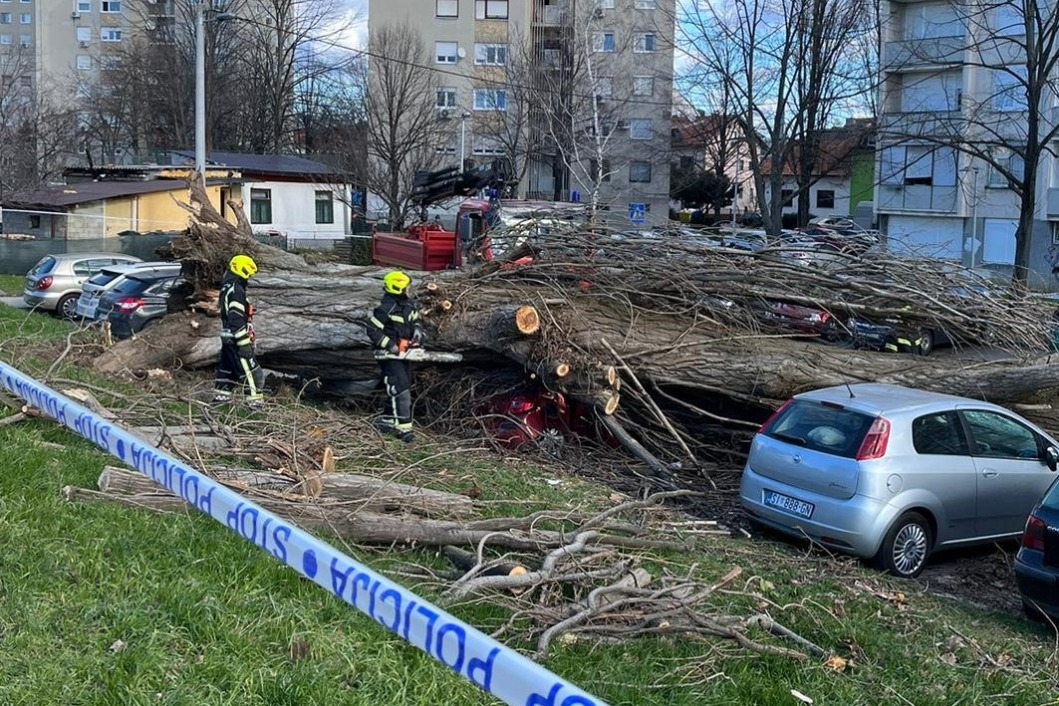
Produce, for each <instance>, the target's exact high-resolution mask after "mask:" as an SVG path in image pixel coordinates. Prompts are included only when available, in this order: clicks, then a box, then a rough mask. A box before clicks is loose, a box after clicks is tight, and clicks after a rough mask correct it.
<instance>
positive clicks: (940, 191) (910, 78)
mask: <svg viewBox="0 0 1059 706" xmlns="http://www.w3.org/2000/svg"><path fill="white" fill-rule="evenodd" d="M1016 9H1017V10H1018V13H1017V16H1016ZM1044 12H1050V10H1044ZM882 13H883V14H882V27H883V36H882V76H881V82H880V83H881V86H882V89H881V101H880V105H881V108H882V110H881V116H880V133H879V139H878V143H877V144H878V149H877V162H876V188H875V204H876V212H877V214H878V218H879V226H880V228H881V229H882V230H883V231H884V232H886V233H887V234H888V235H889V236H890V242H891V244H892V247H893V249H895V250H897V251H910V252H916V253H922V254H933V256H935V257H941V258H945V259H952V260H958V261H961V262H962V263H963V264H964V265H968V266H972V267H973V266H981V265H987V266H992V267H1001V268H1003V267H1007V266H1011V265H1013V264H1014V259H1015V237H1014V233H1015V226H1016V223H1017V219H1018V216H1019V207H1020V200H1019V198H1018V196H1017V195H1016V194H1015V192H1014V191H1013V190H1012V189H1011V188H1010V185H1009V184H1008V183H1007V180H1006V179H1005V178H1003V177H1002V175H1001V174H999V173H998V172H997V171H996V170H995V169H994V168H993V167H992V166H990V164H989V163H988V162H986V161H985V160H982V159H978V158H974V157H971V156H970V155H968V154H965V153H961V152H960V151H958V150H956V149H955V148H953V147H950V146H947V144H946V143H948V144H954V143H955V142H956V141H957V140H959V139H972V140H985V142H986V144H985V146H984V149H986V150H989V151H990V152H991V153H992V154H991V157H992V159H993V160H994V161H997V160H999V161H1002V162H1005V163H1007V164H1008V166H1009V167H1010V168H1011V169H1012V170H1013V171H1015V172H1016V173H1018V172H1020V171H1021V170H1022V164H1021V158H1020V157H1019V156H1018V155H1011V154H1010V150H1008V149H1006V148H1005V147H1004V146H1003V145H1002V144H999V143H1000V142H1006V143H1007V144H1008V145H1016V144H1018V143H1019V142H1020V141H1022V139H1021V138H1020V136H1024V135H1025V133H1026V125H1027V124H1028V122H1027V106H1026V92H1025V89H1024V87H1023V86H1021V84H1019V83H1018V81H1017V80H1016V79H1014V78H1013V76H1012V75H1011V74H1012V73H1016V74H1017V73H1019V72H1020V71H1024V66H1025V61H1026V57H1025V56H1024V53H1023V50H1022V49H1021V46H1020V45H1022V44H1023V43H1024V38H1023V37H1022V36H1020V34H1021V31H1022V30H1021V27H1022V25H1023V18H1022V17H1021V5H1020V4H1019V3H1013V4H1012V3H1007V4H1004V3H997V4H982V5H967V4H965V3H952V2H937V1H930V2H918V1H913V2H896V1H895V0H889V1H888V2H885V3H884V4H883V6H882ZM1046 93H1047V92H1046ZM1053 100H1054V99H1053V98H1051V97H1049V98H1047V99H1046V102H1047V104H1046V105H1042V106H1041V114H1042V120H1043V121H1044V122H1045V125H1043V126H1042V128H1041V131H1040V132H1041V133H1042V134H1043V133H1045V132H1047V131H1048V130H1049V129H1051V127H1052V125H1053V124H1054V122H1052V121H1054V120H1055V119H1056V113H1055V110H1056V109H1055V107H1053ZM1056 105H1059V104H1056ZM989 135H996V136H998V137H995V138H992V139H993V140H995V141H996V142H997V144H995V145H994V146H993V147H990V146H989V145H988V142H989V141H990V139H991V138H990V137H989ZM1006 153H1007V154H1006ZM1037 183H1038V190H1037V193H1036V203H1037V213H1036V216H1035V224H1034V228H1033V232H1032V234H1030V269H1031V271H1036V272H1037V273H1038V275H1037V276H1036V278H1035V280H1034V281H1035V282H1036V284H1037V285H1049V286H1054V285H1055V282H1054V281H1048V280H1050V277H1049V276H1048V275H1047V273H1048V272H1050V270H1051V267H1052V266H1053V264H1055V263H1052V262H1049V261H1048V258H1050V257H1051V255H1049V249H1050V248H1051V246H1052V243H1053V232H1054V231H1055V230H1056V226H1057V225H1059V165H1057V162H1056V160H1055V158H1054V157H1051V156H1045V157H1044V158H1043V159H1042V163H1041V164H1039V165H1038V180H1037ZM1040 273H1045V274H1044V275H1043V277H1042V276H1041V275H1040Z"/></svg>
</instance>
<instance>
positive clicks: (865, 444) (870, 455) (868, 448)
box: [857, 417, 890, 461]
mask: <svg viewBox="0 0 1059 706" xmlns="http://www.w3.org/2000/svg"><path fill="white" fill-rule="evenodd" d="M889 441H890V422H888V421H887V420H885V419H883V418H882V417H876V418H875V421H874V422H872V423H871V428H870V429H868V433H867V434H866V435H865V437H864V441H862V442H861V443H860V448H859V449H858V450H857V460H858V461H871V460H872V459H875V458H882V457H883V456H885V455H886V444H887V443H889Z"/></svg>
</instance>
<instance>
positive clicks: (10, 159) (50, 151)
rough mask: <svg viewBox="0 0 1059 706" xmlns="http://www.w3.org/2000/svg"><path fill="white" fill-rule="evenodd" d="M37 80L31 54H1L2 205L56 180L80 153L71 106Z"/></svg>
mask: <svg viewBox="0 0 1059 706" xmlns="http://www.w3.org/2000/svg"><path fill="white" fill-rule="evenodd" d="M33 76H34V59H33V52H32V50H31V49H28V48H25V47H22V46H18V47H11V48H10V50H9V51H4V52H0V199H2V198H3V197H4V195H5V194H7V193H11V192H15V191H23V190H29V189H34V188H37V187H40V186H42V185H44V184H46V183H48V182H49V181H52V180H54V179H56V178H57V177H58V176H59V175H60V174H61V173H62V169H63V167H64V166H66V160H67V159H69V158H70V157H71V155H72V154H74V153H75V152H76V149H77V142H76V135H77V120H76V115H75V113H74V111H73V110H71V109H70V107H69V102H68V101H60V100H59V97H60V96H59V95H58V94H56V92H55V91H54V90H53V89H52V87H51V86H50V85H48V84H43V85H38V86H34V85H33Z"/></svg>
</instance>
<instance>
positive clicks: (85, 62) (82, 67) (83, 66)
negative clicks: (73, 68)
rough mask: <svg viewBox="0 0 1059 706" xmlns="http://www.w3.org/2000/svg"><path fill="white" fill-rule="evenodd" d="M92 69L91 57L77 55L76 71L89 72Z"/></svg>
mask: <svg viewBox="0 0 1059 706" xmlns="http://www.w3.org/2000/svg"><path fill="white" fill-rule="evenodd" d="M91 69H92V57H90V56H88V55H87V54H78V55H77V70H78V71H90V70H91Z"/></svg>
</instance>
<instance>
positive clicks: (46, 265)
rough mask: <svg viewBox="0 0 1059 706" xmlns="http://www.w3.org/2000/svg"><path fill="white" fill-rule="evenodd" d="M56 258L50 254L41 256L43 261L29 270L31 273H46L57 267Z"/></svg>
mask: <svg viewBox="0 0 1059 706" xmlns="http://www.w3.org/2000/svg"><path fill="white" fill-rule="evenodd" d="M55 262H56V260H55V258H54V257H52V256H51V255H49V256H48V257H44V258H41V261H40V262H38V263H37V264H36V265H34V266H33V269H32V270H30V271H29V273H30V274H31V275H44V274H48V273H49V272H51V271H52V268H54V267H55Z"/></svg>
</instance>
